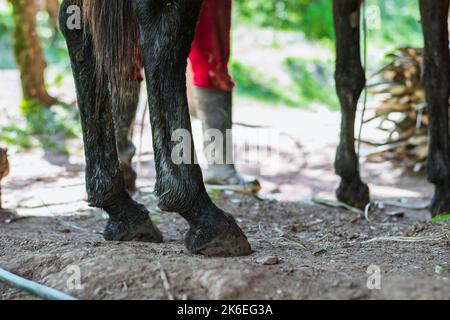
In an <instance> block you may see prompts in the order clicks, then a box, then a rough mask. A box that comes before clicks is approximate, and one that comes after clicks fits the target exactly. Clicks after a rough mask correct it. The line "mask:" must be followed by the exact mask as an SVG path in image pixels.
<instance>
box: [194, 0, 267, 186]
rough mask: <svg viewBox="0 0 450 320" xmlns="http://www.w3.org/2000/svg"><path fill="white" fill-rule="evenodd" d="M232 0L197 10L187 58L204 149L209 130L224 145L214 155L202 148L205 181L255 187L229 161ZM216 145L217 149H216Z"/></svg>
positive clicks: (209, 2)
mask: <svg viewBox="0 0 450 320" xmlns="http://www.w3.org/2000/svg"><path fill="white" fill-rule="evenodd" d="M231 7H232V0H205V1H204V4H203V8H202V11H201V13H200V17H199V21H198V25H197V31H196V34H195V39H194V42H193V44H192V49H191V53H190V55H189V60H190V63H191V67H192V71H193V76H194V79H193V82H194V97H195V104H196V107H197V116H198V117H199V119H200V120H201V121H202V123H203V130H204V133H205V134H204V138H205V139H204V140H205V145H204V146H205V150H207V149H208V148H206V147H207V146H208V144H209V143H211V141H208V140H209V139H208V138H209V137H207V132H208V130H211V129H214V130H219V131H220V132H221V134H222V137H223V140H224V143H223V147H222V148H220V146H216V150H214V154H210V152H206V151H205V156H206V159H207V160H208V169H207V170H206V171H205V174H204V175H205V183H206V184H211V185H248V186H249V187H250V188H251V189H258V188H259V183H258V182H257V181H245V180H244V179H243V178H242V177H241V175H240V174H239V173H238V172H237V170H236V167H235V166H234V164H232V163H227V159H233V155H232V154H226V152H225V151H227V152H232V150H233V142H232V137H231V135H227V130H231V129H232V124H233V122H232V121H233V120H232V100H233V99H232V91H233V88H234V82H233V80H232V77H231V76H230V73H229V70H228V63H229V60H230V31H231ZM217 147H218V148H217Z"/></svg>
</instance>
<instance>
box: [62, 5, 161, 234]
mask: <svg viewBox="0 0 450 320" xmlns="http://www.w3.org/2000/svg"><path fill="white" fill-rule="evenodd" d="M73 3H74V1H70V0H65V1H64V2H63V4H62V7H61V14H60V25H61V29H62V32H63V34H64V36H65V38H66V42H67V46H68V49H69V54H70V59H71V63H72V69H73V74H74V78H75V84H76V90H77V96H78V106H79V109H80V116H81V124H82V127H83V139H84V144H85V156H86V187H87V193H88V196H89V203H90V205H91V206H93V207H98V208H103V209H104V210H105V211H106V212H107V213H108V214H109V217H110V219H109V222H108V225H107V228H106V230H105V233H104V236H105V239H106V240H116V241H129V240H141V241H151V242H161V241H162V236H161V233H160V232H159V230H158V229H157V228H156V227H155V226H154V225H153V223H152V222H151V220H150V217H149V212H148V211H147V209H146V208H145V207H144V206H142V205H140V204H138V203H136V202H134V201H133V199H132V198H131V197H130V196H129V194H128V193H127V192H126V190H125V184H124V179H123V174H122V172H121V170H120V168H119V159H118V156H117V151H116V142H115V141H116V140H115V137H114V124H113V117H112V112H111V95H110V93H109V90H108V86H107V84H106V83H105V81H103V82H100V81H97V79H96V74H95V69H96V68H95V58H94V54H93V50H92V44H91V43H90V41H89V40H88V39H89V36H88V35H86V36H85V37H84V36H83V31H82V30H76V29H75V30H69V29H68V28H67V19H68V18H69V17H68V15H67V13H66V12H67V8H68V6H70V5H72V4H73ZM95 83H98V84H99V85H98V86H96V85H95Z"/></svg>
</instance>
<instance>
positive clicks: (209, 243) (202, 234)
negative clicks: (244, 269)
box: [186, 213, 253, 257]
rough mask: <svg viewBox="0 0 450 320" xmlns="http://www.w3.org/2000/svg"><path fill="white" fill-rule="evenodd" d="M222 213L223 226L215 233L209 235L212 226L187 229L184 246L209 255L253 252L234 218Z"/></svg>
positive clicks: (238, 254)
mask: <svg viewBox="0 0 450 320" xmlns="http://www.w3.org/2000/svg"><path fill="white" fill-rule="evenodd" d="M224 214H225V220H224V223H223V226H222V227H221V229H220V231H219V232H217V233H216V235H211V230H212V228H207V227H205V228H199V229H191V230H189V232H188V234H187V236H186V247H187V248H188V250H189V251H190V252H191V253H193V254H201V255H205V256H210V257H240V256H248V255H250V254H252V253H253V251H252V248H251V246H250V243H249V242H248V240H247V237H246V236H245V234H244V233H243V232H242V230H241V228H239V226H238V225H237V223H236V221H235V219H234V218H233V217H232V216H231V215H230V214H226V213H224ZM221 225H222V224H221Z"/></svg>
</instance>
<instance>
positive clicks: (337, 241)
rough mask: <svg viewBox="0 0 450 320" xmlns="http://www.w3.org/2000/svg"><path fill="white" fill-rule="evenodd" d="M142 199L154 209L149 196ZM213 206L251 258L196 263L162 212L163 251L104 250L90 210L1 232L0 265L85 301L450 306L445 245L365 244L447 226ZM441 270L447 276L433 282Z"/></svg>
mask: <svg viewBox="0 0 450 320" xmlns="http://www.w3.org/2000/svg"><path fill="white" fill-rule="evenodd" d="M137 197H138V198H140V199H141V200H142V199H147V200H144V202H146V204H147V205H148V206H149V207H150V208H155V202H154V201H151V200H149V199H151V198H152V197H151V194H147V193H140V194H139V195H138V196H137ZM215 197H217V198H218V199H217V202H218V203H219V204H220V205H221V207H222V208H225V209H227V210H228V211H229V212H231V213H233V214H234V215H235V216H236V217H237V218H238V221H239V223H240V225H241V226H242V227H243V229H244V231H245V232H246V234H247V235H248V237H249V240H250V242H251V244H252V246H253V249H254V250H255V253H254V254H253V255H251V256H249V257H245V258H230V259H217V258H214V259H212V258H205V257H199V256H193V255H190V254H188V253H187V252H186V251H185V248H184V246H183V235H184V233H185V232H186V230H187V225H186V223H185V222H184V221H183V220H182V219H180V218H179V217H178V216H177V215H175V214H170V213H169V214H159V212H156V211H153V216H154V219H155V220H156V221H157V222H158V223H159V225H160V228H161V229H162V231H163V232H164V235H165V243H164V244H144V243H107V242H105V241H103V239H102V237H101V235H100V232H101V230H102V228H103V227H104V225H105V220H104V217H103V215H102V213H101V212H100V211H97V210H93V211H88V212H83V213H82V214H80V215H71V216H52V217H33V218H28V219H23V220H18V221H16V222H13V223H11V224H1V225H0V243H1V249H0V265H1V266H2V267H3V268H5V269H7V270H10V271H12V272H14V273H17V274H19V275H21V276H24V277H26V278H29V279H32V280H34V281H38V282H40V283H43V284H45V285H48V286H51V287H54V288H57V289H59V290H62V291H65V292H68V293H70V294H72V295H74V296H76V297H78V298H81V299H169V298H171V297H173V298H175V299H442V298H444V299H448V298H450V277H449V273H448V270H449V267H450V266H449V264H448V262H449V258H450V243H449V240H448V238H442V239H440V240H436V241H427V242H412V243H405V242H383V241H378V242H377V241H375V242H367V241H370V240H372V239H375V238H377V237H386V236H408V237H410V236H428V235H438V234H442V233H445V232H447V233H448V231H449V228H448V226H447V227H446V226H445V225H431V224H430V223H427V222H417V221H415V219H411V218H408V216H406V217H405V218H401V219H400V218H392V217H390V216H388V215H387V214H386V213H383V212H377V213H374V215H373V219H374V220H373V221H372V222H371V223H369V222H367V221H365V220H364V219H362V218H360V217H359V216H358V215H357V214H355V213H351V212H348V211H345V210H341V209H329V208H325V207H320V206H317V205H312V204H309V203H301V202H296V203H294V202H291V203H288V202H274V201H272V202H271V201H259V200H255V199H254V198H252V197H247V196H237V195H231V194H217V193H215ZM271 260H272V261H271ZM277 260H279V261H278V262H277ZM272 263H273V264H274V265H266V264H272ZM74 266H75V267H77V268H79V269H80V271H81V285H82V287H81V288H79V290H77V289H73V290H70V288H71V287H70V286H68V282H69V283H70V279H69V278H70V276H71V275H72V273H71V272H73V267H74ZM371 266H372V267H371ZM375 266H376V267H375ZM438 266H439V267H442V268H443V269H444V270H445V271H444V273H442V274H438V273H437V272H436V268H438V269H439V267H438ZM370 267H371V268H375V269H373V270H375V271H376V270H377V268H379V270H380V272H381V275H380V276H381V289H379V290H378V289H374V290H370V289H369V288H372V286H370V285H369V288H368V285H367V283H368V281H369V283H371V284H374V285H375V286H376V282H372V281H370V279H369V277H370V274H368V273H367V272H368V270H372V269H371V268H370ZM165 277H167V278H168V282H169V287H167V283H166V285H165V284H164V278H165ZM0 296H1V298H2V299H26V298H31V297H30V296H28V295H27V294H24V293H21V292H19V291H18V290H16V289H12V288H10V287H7V286H5V285H0Z"/></svg>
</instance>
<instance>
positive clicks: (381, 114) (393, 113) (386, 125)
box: [363, 48, 429, 171]
mask: <svg viewBox="0 0 450 320" xmlns="http://www.w3.org/2000/svg"><path fill="white" fill-rule="evenodd" d="M388 59H389V60H391V62H390V63H389V64H387V65H386V66H385V67H383V68H382V69H381V70H380V71H379V72H377V74H376V75H375V76H374V78H376V79H377V82H376V83H374V84H371V85H369V86H368V93H369V94H373V95H375V97H374V98H378V99H381V102H380V103H379V104H378V105H377V107H376V108H375V110H374V114H373V116H372V117H371V118H370V119H367V120H365V123H368V122H371V121H378V125H377V127H378V128H379V129H380V130H383V131H384V132H385V133H386V139H385V140H384V141H382V142H378V143H375V142H370V141H363V142H367V143H369V144H371V145H373V146H374V147H375V148H374V150H373V152H371V153H370V154H369V155H368V156H367V160H368V161H371V160H378V159H380V157H381V158H392V157H394V158H396V159H400V160H402V161H403V162H404V163H405V164H406V166H407V167H408V168H411V169H413V170H414V171H420V170H422V169H423V168H424V167H425V163H426V158H427V155H428V124H429V119H428V108H427V104H426V100H425V92H424V89H423V87H422V84H421V74H422V64H423V50H422V49H416V48H400V49H398V50H397V51H396V52H394V53H392V54H390V55H389V56H388Z"/></svg>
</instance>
